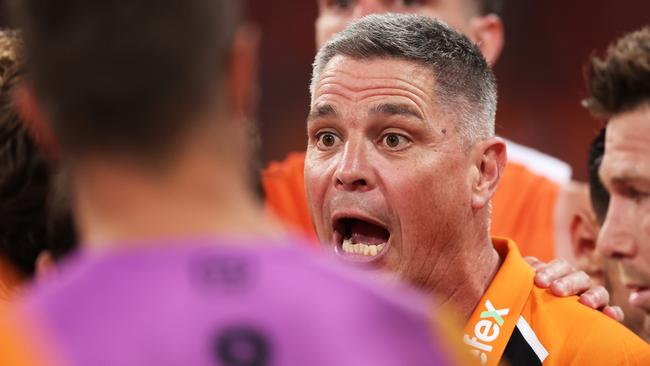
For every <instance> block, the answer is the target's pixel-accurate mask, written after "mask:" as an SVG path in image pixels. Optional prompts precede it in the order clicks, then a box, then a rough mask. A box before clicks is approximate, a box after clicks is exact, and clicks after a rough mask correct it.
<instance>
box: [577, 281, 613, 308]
mask: <svg viewBox="0 0 650 366" xmlns="http://www.w3.org/2000/svg"><path fill="white" fill-rule="evenodd" d="M580 302H581V303H583V304H584V305H587V306H589V307H590V308H593V309H598V308H601V307H603V306H607V305H609V292H607V290H606V289H605V288H604V287H603V286H596V287H594V288H591V289H589V290H587V291H586V292H585V293H583V294H582V295H580Z"/></svg>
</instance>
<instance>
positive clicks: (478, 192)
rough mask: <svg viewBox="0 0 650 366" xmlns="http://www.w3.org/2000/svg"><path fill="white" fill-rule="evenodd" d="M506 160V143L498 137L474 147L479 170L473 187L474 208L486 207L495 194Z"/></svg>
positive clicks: (476, 165) (475, 162)
mask: <svg viewBox="0 0 650 366" xmlns="http://www.w3.org/2000/svg"><path fill="white" fill-rule="evenodd" d="M506 160H507V157H506V144H505V142H504V141H503V140H502V139H500V138H498V137H492V138H489V139H487V140H484V141H482V142H480V143H478V144H477V146H476V147H475V148H474V164H475V168H476V171H477V172H478V175H477V176H476V179H475V180H474V185H473V187H472V188H473V194H472V208H474V209H475V210H479V209H481V208H483V207H485V206H486V205H487V204H488V203H489V202H490V200H491V199H492V196H494V193H495V192H496V190H497V186H498V184H499V179H500V178H501V175H502V174H503V169H505V166H506Z"/></svg>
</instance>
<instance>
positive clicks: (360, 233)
mask: <svg viewBox="0 0 650 366" xmlns="http://www.w3.org/2000/svg"><path fill="white" fill-rule="evenodd" d="M388 235H389V234H388V232H387V231H386V229H384V228H382V227H380V226H377V225H373V224H371V223H368V222H365V221H359V220H354V222H352V224H351V225H350V241H352V243H354V244H366V245H379V244H383V243H385V242H386V241H387V240H388Z"/></svg>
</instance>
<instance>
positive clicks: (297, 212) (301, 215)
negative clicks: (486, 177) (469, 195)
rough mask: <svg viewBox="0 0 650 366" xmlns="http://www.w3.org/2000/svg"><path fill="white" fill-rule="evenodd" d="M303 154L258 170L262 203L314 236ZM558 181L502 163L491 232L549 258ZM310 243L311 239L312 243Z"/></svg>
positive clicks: (526, 252)
mask: <svg viewBox="0 0 650 366" xmlns="http://www.w3.org/2000/svg"><path fill="white" fill-rule="evenodd" d="M304 161H305V154H304V153H291V154H289V155H288V156H287V158H286V159H285V160H284V161H282V162H273V163H271V164H270V165H269V166H268V168H267V169H266V170H265V171H264V172H263V173H262V184H263V187H264V193H265V197H266V207H267V209H269V210H270V211H271V212H273V213H274V214H275V215H276V216H278V217H279V218H280V220H282V222H283V223H284V224H285V225H286V226H287V228H288V229H289V230H293V231H298V232H301V233H303V234H305V235H307V236H308V237H310V238H312V239H314V241H315V239H316V234H315V233H314V229H313V225H312V223H311V220H310V218H309V212H308V209H307V198H306V195H305V186H304ZM558 193H559V185H558V184H556V183H554V182H551V181H550V180H549V179H547V178H545V177H543V176H542V175H538V174H535V173H533V172H531V171H530V170H528V169H527V168H526V167H525V166H524V165H521V164H518V163H513V162H508V164H507V165H506V169H505V171H504V174H503V176H502V177H501V182H500V183H499V189H498V190H497V193H496V195H495V196H494V198H493V199H492V231H491V232H492V235H495V236H506V237H509V238H512V239H513V240H514V241H515V242H516V243H521V244H520V245H521V246H520V247H519V250H520V251H521V253H523V255H526V256H528V255H532V256H535V257H537V258H539V259H540V260H542V261H549V260H551V259H553V258H555V223H554V218H555V203H556V201H557V196H558ZM314 245H316V244H314Z"/></svg>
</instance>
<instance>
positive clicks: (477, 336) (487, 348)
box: [463, 300, 510, 365]
mask: <svg viewBox="0 0 650 366" xmlns="http://www.w3.org/2000/svg"><path fill="white" fill-rule="evenodd" d="M485 308H486V311H483V312H482V313H481V319H482V320H479V321H478V322H477V323H476V325H475V326H474V336H473V337H470V336H469V335H467V334H465V336H464V337H463V341H464V342H465V343H466V344H467V345H469V346H470V347H472V348H473V349H472V350H471V351H470V352H471V353H472V354H473V355H474V356H476V357H478V358H479V359H480V360H481V364H483V365H485V364H487V359H488V353H490V352H492V346H491V345H490V343H492V342H494V340H495V339H497V338H498V337H499V333H500V332H501V327H502V326H503V323H504V320H503V317H504V316H506V315H508V313H509V312H510V309H496V308H495V307H494V306H493V305H492V303H491V302H490V300H487V301H485Z"/></svg>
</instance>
